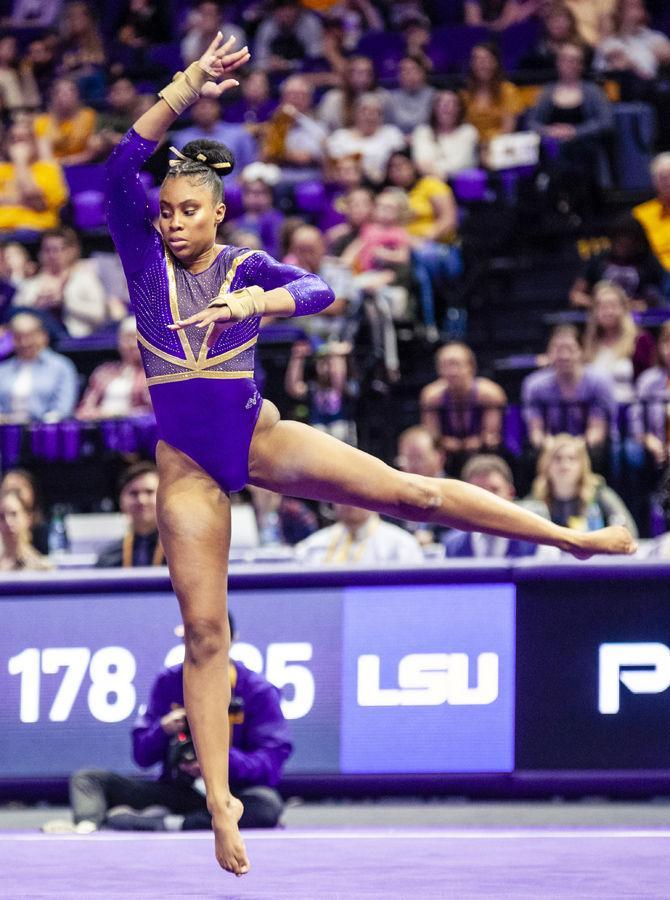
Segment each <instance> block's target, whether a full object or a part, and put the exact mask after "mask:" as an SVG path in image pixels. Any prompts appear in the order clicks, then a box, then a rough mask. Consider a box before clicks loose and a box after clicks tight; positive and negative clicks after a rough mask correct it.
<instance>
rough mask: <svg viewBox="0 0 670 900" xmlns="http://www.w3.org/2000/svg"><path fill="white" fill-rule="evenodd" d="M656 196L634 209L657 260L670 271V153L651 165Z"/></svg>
mask: <svg viewBox="0 0 670 900" xmlns="http://www.w3.org/2000/svg"><path fill="white" fill-rule="evenodd" d="M651 177H652V179H653V181H654V187H655V189H656V196H655V197H654V198H653V199H652V200H647V201H646V203H640V205H639V206H636V207H635V208H634V209H633V215H634V216H635V218H636V219H637V220H638V222H640V223H641V224H642V226H643V228H644V230H645V232H646V234H647V238H648V239H649V243H650V244H651V249H652V250H653V251H654V253H655V254H656V258H657V259H658V260H659V261H660V263H661V264H662V265H663V266H664V268H665V269H670V153H668V152H666V153H659V155H658V156H657V157H655V159H654V160H653V161H652V164H651Z"/></svg>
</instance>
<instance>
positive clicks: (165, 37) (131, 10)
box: [116, 0, 243, 50]
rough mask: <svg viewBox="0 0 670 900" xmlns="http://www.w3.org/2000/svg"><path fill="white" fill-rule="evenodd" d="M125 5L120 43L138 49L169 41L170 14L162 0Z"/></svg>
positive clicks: (135, 0)
mask: <svg viewBox="0 0 670 900" xmlns="http://www.w3.org/2000/svg"><path fill="white" fill-rule="evenodd" d="M125 6H126V8H125V9H124V10H122V12H121V16H120V20H119V29H118V31H117V35H116V37H117V40H118V41H119V43H121V44H125V45H126V46H127V47H132V48H133V49H134V50H137V49H141V48H144V47H147V46H148V45H150V44H164V43H167V41H169V39H170V21H169V15H168V14H167V13H168V11H167V10H166V9H165V6H164V4H162V3H161V2H160V0H126V4H125ZM241 46H243V45H242V44H240V47H241Z"/></svg>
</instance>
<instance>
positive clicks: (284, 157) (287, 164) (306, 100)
mask: <svg viewBox="0 0 670 900" xmlns="http://www.w3.org/2000/svg"><path fill="white" fill-rule="evenodd" d="M280 92H281V104H280V106H279V108H278V109H277V110H276V111H275V113H274V114H273V116H272V118H271V120H270V122H269V123H268V124H267V126H266V129H265V132H264V137H263V145H262V148H261V159H262V160H263V161H264V162H273V163H276V164H277V165H279V166H282V167H283V168H284V170H285V171H284V181H287V180H289V181H302V180H305V179H308V178H313V177H318V175H319V174H320V172H321V168H320V167H321V163H322V162H323V158H324V151H325V142H326V136H327V132H326V129H325V127H324V126H323V125H322V124H321V123H320V122H318V121H317V120H316V118H315V115H314V108H313V99H314V95H313V92H312V89H311V87H310V85H309V83H308V82H307V80H306V79H305V78H303V77H302V76H301V75H292V76H291V77H290V78H287V79H286V81H284V82H282V85H281V88H280Z"/></svg>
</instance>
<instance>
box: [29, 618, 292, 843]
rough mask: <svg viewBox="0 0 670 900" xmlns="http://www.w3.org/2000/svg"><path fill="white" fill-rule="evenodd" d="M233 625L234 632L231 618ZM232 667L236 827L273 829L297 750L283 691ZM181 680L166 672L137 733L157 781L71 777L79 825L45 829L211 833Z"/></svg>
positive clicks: (136, 749) (177, 673) (87, 772)
mask: <svg viewBox="0 0 670 900" xmlns="http://www.w3.org/2000/svg"><path fill="white" fill-rule="evenodd" d="M229 621H230V631H231V635H232V634H233V623H232V619H230V620H229ZM229 669H230V684H231V701H230V705H229V707H228V718H229V720H230V728H231V734H232V737H231V747H230V751H229V757H228V766H229V772H230V782H231V789H232V790H233V791H234V792H235V796H236V797H239V798H240V800H241V801H242V803H243V804H244V813H243V815H242V818H241V819H240V823H239V824H240V827H241V828H274V827H275V826H276V825H277V823H278V822H279V818H280V816H281V813H282V811H283V808H284V804H283V801H282V799H281V797H280V795H279V793H278V792H277V791H276V790H275V787H276V785H277V784H278V783H279V781H280V779H281V774H282V768H283V766H284V763H285V762H286V760H287V759H288V757H289V756H290V755H291V752H292V750H293V747H292V745H291V741H290V739H289V734H288V729H287V727H286V722H285V720H284V716H283V713H282V711H281V705H280V701H279V691H278V690H277V688H275V687H274V685H272V684H270V682H269V681H266V679H265V678H263V676H262V675H257V674H256V673H255V672H252V671H251V670H250V669H247V668H246V666H244V665H242V663H240V662H237V661H235V660H231V661H230V663H229ZM182 682H183V665H182V664H179V665H176V666H170V667H169V668H167V669H164V670H163V671H162V672H161V673H160V675H159V676H158V678H157V679H156V680H155V682H154V684H153V686H152V688H151V695H150V699H149V704H148V706H147V708H146V711H145V712H144V713H143V714H142V715H141V716H139V718H138V719H136V721H135V726H134V728H133V758H134V759H135V762H136V763H137V765H138V766H141V767H142V768H148V767H149V766H153V765H156V764H157V763H160V764H162V772H161V775H160V776H159V778H158V780H157V781H148V780H147V779H146V778H126V777H123V776H120V775H116V774H114V773H112V772H105V771H101V770H97V769H82V770H79V771H78V772H75V773H74V775H72V777H71V778H70V803H71V805H72V815H73V818H74V824H72V823H70V822H61V821H56V822H51V823H48V824H47V825H45V827H44V830H45V831H50V832H68V831H70V832H71V831H75V832H79V833H82V834H88V833H91V832H93V831H96V830H97V829H99V828H101V827H102V826H103V825H104V826H105V827H106V828H112V829H115V830H120V831H128V830H138V831H191V830H195V829H210V828H211V816H210V815H209V813H208V811H207V800H206V797H205V791H204V782H203V780H202V777H201V774H200V768H199V766H198V762H197V758H196V756H195V748H194V746H193V742H192V740H191V736H190V730H189V726H188V720H187V718H186V710H185V709H184V690H183V684H182ZM128 807H130V809H128ZM157 807H163V808H164V810H167V812H165V811H162V812H161V811H160V810H159V809H158V808H157Z"/></svg>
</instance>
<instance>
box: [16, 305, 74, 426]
mask: <svg viewBox="0 0 670 900" xmlns="http://www.w3.org/2000/svg"><path fill="white" fill-rule="evenodd" d="M9 328H10V332H11V335H12V339H13V341H14V356H13V357H12V358H11V359H7V360H5V361H4V362H2V363H0V421H5V422H27V421H29V420H31V419H38V420H40V419H41V420H44V421H51V422H54V421H58V420H59V419H66V418H67V417H68V416H71V415H72V412H73V410H74V406H75V402H76V400H77V371H76V369H75V367H74V366H73V364H72V363H71V362H70V360H69V359H67V358H66V357H65V356H60V354H58V353H54V351H53V350H50V349H49V338H48V336H47V332H46V330H45V328H44V325H43V324H42V321H41V319H40V318H39V317H38V316H37V315H35V314H33V313H30V312H21V313H17V314H16V315H14V316H13V317H12V319H11V320H10V323H9Z"/></svg>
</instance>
